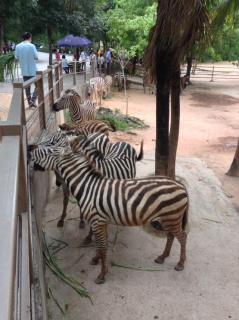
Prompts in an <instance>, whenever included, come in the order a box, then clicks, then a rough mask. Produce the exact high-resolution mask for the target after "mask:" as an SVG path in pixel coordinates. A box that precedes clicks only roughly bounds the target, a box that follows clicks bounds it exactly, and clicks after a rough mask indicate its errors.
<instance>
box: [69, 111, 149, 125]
mask: <svg viewBox="0 0 239 320" xmlns="http://www.w3.org/2000/svg"><path fill="white" fill-rule="evenodd" d="M96 119H98V120H102V121H105V122H106V123H108V124H109V125H112V127H114V128H115V129H116V131H131V130H134V129H145V128H148V127H149V126H148V125H146V124H145V123H144V121H143V120H141V119H138V118H136V117H132V116H125V115H123V114H122V113H121V112H120V110H118V109H115V110H111V109H109V108H103V107H101V108H99V109H98V110H97V113H96ZM65 122H66V124H68V125H70V124H71V118H70V113H69V112H68V111H66V112H65Z"/></svg>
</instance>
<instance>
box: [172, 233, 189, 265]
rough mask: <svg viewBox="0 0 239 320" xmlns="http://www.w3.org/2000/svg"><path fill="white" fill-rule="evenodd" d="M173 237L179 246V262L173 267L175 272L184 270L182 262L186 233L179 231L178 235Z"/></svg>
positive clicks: (184, 253) (184, 252)
mask: <svg viewBox="0 0 239 320" xmlns="http://www.w3.org/2000/svg"><path fill="white" fill-rule="evenodd" d="M175 237H176V238H177V240H178V242H179V243H180V245H181V250H180V260H179V262H178V264H177V265H176V267H175V270H177V271H181V270H183V269H184V262H185V260H186V241H187V233H186V232H185V231H181V232H180V233H179V234H177V235H176V234H175Z"/></svg>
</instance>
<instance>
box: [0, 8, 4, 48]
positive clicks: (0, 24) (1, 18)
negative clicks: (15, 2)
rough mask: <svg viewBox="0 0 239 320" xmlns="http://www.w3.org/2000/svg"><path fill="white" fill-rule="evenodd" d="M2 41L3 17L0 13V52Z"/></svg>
mask: <svg viewBox="0 0 239 320" xmlns="http://www.w3.org/2000/svg"><path fill="white" fill-rule="evenodd" d="M3 42H4V17H3V15H2V13H1V16H0V54H2V51H3Z"/></svg>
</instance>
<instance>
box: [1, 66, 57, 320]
mask: <svg viewBox="0 0 239 320" xmlns="http://www.w3.org/2000/svg"><path fill="white" fill-rule="evenodd" d="M45 80H46V81H45ZM35 84H36V86H37V92H38V107H37V108H36V110H34V111H29V110H28V111H29V113H28V112H27V110H26V108H25V99H24V89H25V88H26V87H28V86H29V85H35ZM62 90H63V76H62V67H61V64H56V65H53V66H49V67H48V68H47V70H45V71H43V72H38V74H37V76H36V77H34V78H32V79H30V80H29V81H27V82H24V83H22V82H16V83H14V84H13V96H12V101H11V106H10V110H9V113H8V118H7V120H6V121H0V177H1V184H0V221H1V222H0V243H1V250H0V301H1V305H0V320H10V319H21V320H23V319H24V320H25V319H37V320H39V319H47V312H46V301H45V296H46V295H45V286H44V277H43V264H42V261H41V259H42V254H41V225H40V224H39V221H41V213H42V211H41V210H39V208H40V209H41V208H42V206H43V205H44V203H45V202H46V199H47V196H46V195H47V193H48V190H47V185H45V188H43V189H44V190H43V191H44V195H43V196H42V197H41V195H38V196H40V197H41V199H38V197H37V201H38V203H37V201H36V197H34V195H33V192H32V188H33V187H35V186H34V180H32V179H30V171H29V166H28V164H27V144H28V142H29V141H30V142H34V141H36V140H37V139H39V137H40V135H42V133H44V132H45V131H49V130H51V129H52V128H53V127H55V126H56V122H57V119H56V116H55V114H53V113H52V112H51V107H52V104H53V103H54V101H55V99H56V98H57V97H59V95H60V94H61V91H62ZM41 187H43V185H41ZM43 200H44V201H43ZM39 203H40V206H39Z"/></svg>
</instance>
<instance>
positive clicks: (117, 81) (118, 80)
mask: <svg viewBox="0 0 239 320" xmlns="http://www.w3.org/2000/svg"><path fill="white" fill-rule="evenodd" d="M114 85H115V86H116V87H118V91H122V90H123V88H124V74H123V72H116V73H115V74H114Z"/></svg>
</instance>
